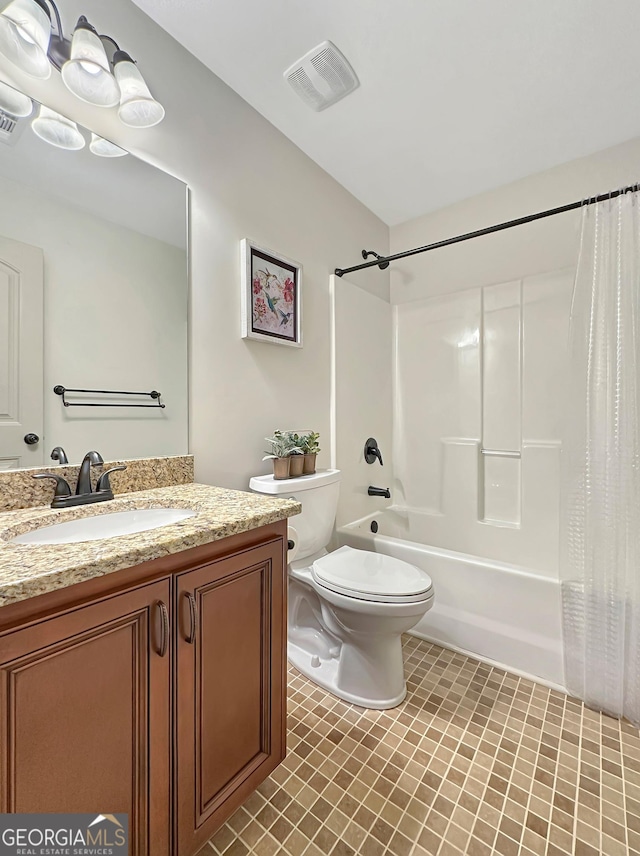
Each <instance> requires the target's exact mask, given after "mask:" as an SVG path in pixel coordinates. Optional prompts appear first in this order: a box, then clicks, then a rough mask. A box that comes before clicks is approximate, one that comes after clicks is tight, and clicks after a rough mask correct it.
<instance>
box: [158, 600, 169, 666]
mask: <svg viewBox="0 0 640 856" xmlns="http://www.w3.org/2000/svg"><path fill="white" fill-rule="evenodd" d="M157 606H158V608H159V609H160V622H161V625H160V626H161V635H160V647H159V649H158V655H159V656H160V657H164V655H165V654H166V653H167V648H168V647H169V611H168V610H167V607H166V604H164V603H163V602H162V601H161V600H159V601H157Z"/></svg>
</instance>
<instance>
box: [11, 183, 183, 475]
mask: <svg viewBox="0 0 640 856" xmlns="http://www.w3.org/2000/svg"><path fill="white" fill-rule="evenodd" d="M0 199H1V200H2V204H1V205H0V235H3V236H4V237H6V238H11V239H12V240H15V241H21V242H23V243H26V244H31V245H33V246H36V247H40V248H41V249H42V250H43V253H44V304H45V313H44V317H45V325H44V436H43V437H42V444H41V446H42V447H43V448H44V452H45V463H46V461H47V460H48V453H49V451H50V450H51V449H52V448H53V447H54V446H57V445H61V446H64V448H65V450H66V452H67V454H68V456H69V460H70V461H79V460H81V459H82V456H83V455H84V454H85V452H86V451H87V450H88V448H89V447H91V448H92V449H93V448H95V449H98V450H99V451H101V452H102V453H103V455H104V456H105V458H106V457H107V456H108V457H109V458H110V459H116V458H119V457H127V458H135V457H143V456H148V455H152V456H153V455H179V454H183V453H184V452H185V450H186V447H187V432H188V426H187V418H186V409H187V388H186V386H187V361H186V352H187V289H186V257H185V253H184V250H180V249H178V248H177V247H174V246H170V245H169V244H165V243H163V242H162V241H157V240H155V239H154V238H150V237H148V236H146V235H142V234H140V233H139V232H134V231H132V230H130V229H126V228H123V227H121V226H117V225H115V224H114V223H111V222H109V221H107V220H103V219H102V218H99V217H95V216H93V215H92V214H90V213H89V212H87V211H85V210H81V209H79V208H75V207H74V206H71V205H68V204H66V203H64V202H62V201H61V200H59V199H57V198H55V197H52V196H48V195H46V194H44V193H40V192H38V191H35V190H32V189H30V188H28V187H25V186H24V185H22V184H21V183H20V184H18V183H16V182H13V181H10V180H8V179H6V178H4V177H0ZM57 384H62V385H63V386H67V387H79V388H89V389H125V390H127V389H131V390H151V389H159V390H160V392H161V393H162V394H163V401H164V403H165V404H166V405H167V406H166V408H165V409H164V410H161V409H160V408H158V409H157V410H139V409H131V410H129V409H120V408H117V409H113V410H112V409H109V408H100V409H97V408H77V409H76V408H65V407H63V405H62V400H61V399H60V397H59V396H57V395H55V394H54V393H53V387H54V386H55V385H57Z"/></svg>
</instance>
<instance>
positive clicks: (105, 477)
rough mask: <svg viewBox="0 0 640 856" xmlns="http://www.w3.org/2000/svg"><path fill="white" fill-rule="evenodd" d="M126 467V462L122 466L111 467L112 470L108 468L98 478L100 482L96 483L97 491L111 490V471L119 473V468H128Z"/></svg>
mask: <svg viewBox="0 0 640 856" xmlns="http://www.w3.org/2000/svg"><path fill="white" fill-rule="evenodd" d="M126 469H127V468H126V466H125V465H124V464H122V466H119V467H111V469H110V470H107V471H106V472H104V473H102V475H101V476H100V478H99V479H98V483H97V484H96V493H97V492H98V491H102V490H105V491H106V490H108V491H110V490H111V483H110V481H109V475H110V474H111V473H117V472H118V471H119V470H126Z"/></svg>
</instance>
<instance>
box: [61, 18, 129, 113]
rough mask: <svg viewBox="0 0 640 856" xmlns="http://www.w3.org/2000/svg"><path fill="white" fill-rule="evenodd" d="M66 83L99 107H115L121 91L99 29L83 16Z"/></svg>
mask: <svg viewBox="0 0 640 856" xmlns="http://www.w3.org/2000/svg"><path fill="white" fill-rule="evenodd" d="M62 80H63V83H64V85H65V86H66V87H67V89H68V90H69V92H72V93H73V94H74V95H75V96H76V97H77V98H79V99H80V100H81V101H85V102H86V103H88V104H95V106H96V107H115V106H116V104H119V103H120V89H119V87H118V84H117V83H116V79H115V77H114V76H113V74H112V73H111V69H110V68H109V60H108V59H107V52H106V50H105V48H104V44H103V43H102V42H101V41H100V36H99V35H98V33H97V31H96V29H95V28H94V27H92V26H91V24H90V23H89V22H88V21H87V19H86V18H85V17H84V15H82V16H81V17H80V18H79V20H78V23H77V25H76V28H75V31H74V33H73V38H72V40H71V57H70V58H69V59H68V60H67V62H65V64H64V65H63V66H62Z"/></svg>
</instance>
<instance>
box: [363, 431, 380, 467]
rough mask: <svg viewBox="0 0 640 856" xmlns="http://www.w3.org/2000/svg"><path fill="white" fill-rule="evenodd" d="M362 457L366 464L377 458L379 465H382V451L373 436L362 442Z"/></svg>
mask: <svg viewBox="0 0 640 856" xmlns="http://www.w3.org/2000/svg"><path fill="white" fill-rule="evenodd" d="M364 459H365V461H366V462H367V463H368V464H372V463H373V462H374V461H375V460H376V459H377V460H379V461H380V466H382V453H381V452H380V449H379V448H378V441H377V440H376V439H375V437H369V439H368V440H367V442H366V443H365V444H364Z"/></svg>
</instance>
